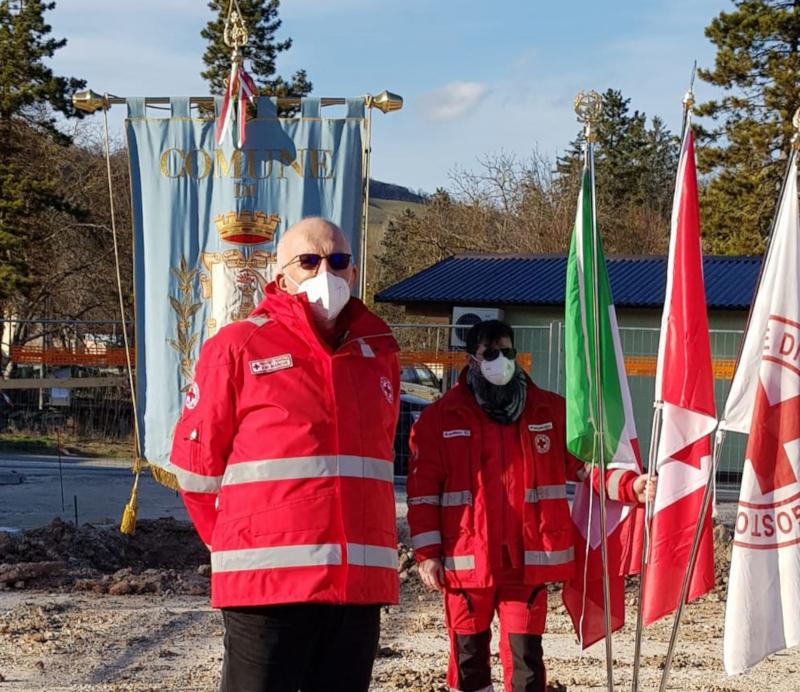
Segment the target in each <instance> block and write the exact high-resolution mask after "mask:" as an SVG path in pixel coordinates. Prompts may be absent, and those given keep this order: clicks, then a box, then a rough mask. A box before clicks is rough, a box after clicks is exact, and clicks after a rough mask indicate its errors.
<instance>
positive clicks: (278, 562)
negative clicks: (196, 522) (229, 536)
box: [211, 543, 342, 572]
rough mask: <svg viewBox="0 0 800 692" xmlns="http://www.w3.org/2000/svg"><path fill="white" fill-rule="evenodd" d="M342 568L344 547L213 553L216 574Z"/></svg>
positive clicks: (212, 559)
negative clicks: (262, 570) (298, 568)
mask: <svg viewBox="0 0 800 692" xmlns="http://www.w3.org/2000/svg"><path fill="white" fill-rule="evenodd" d="M341 564H342V546H341V545H339V544H338V543H321V544H309V545H282V546H276V547H274V548H247V549H244V550H219V551H216V552H213V553H211V570H212V571H213V572H241V571H243V570H251V569H277V568H280V567H314V566H318V565H341Z"/></svg>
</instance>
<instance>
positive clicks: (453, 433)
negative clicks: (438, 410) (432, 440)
mask: <svg viewBox="0 0 800 692" xmlns="http://www.w3.org/2000/svg"><path fill="white" fill-rule="evenodd" d="M471 436H472V431H471V430H445V431H443V432H442V437H444V438H445V439H448V438H450V437H471Z"/></svg>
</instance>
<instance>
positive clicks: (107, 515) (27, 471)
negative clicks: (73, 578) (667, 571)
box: [0, 455, 738, 533]
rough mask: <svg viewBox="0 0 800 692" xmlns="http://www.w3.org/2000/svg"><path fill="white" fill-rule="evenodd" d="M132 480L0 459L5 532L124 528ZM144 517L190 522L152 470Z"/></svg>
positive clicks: (102, 471) (143, 481) (19, 458)
mask: <svg viewBox="0 0 800 692" xmlns="http://www.w3.org/2000/svg"><path fill="white" fill-rule="evenodd" d="M12 474H22V475H23V476H24V482H22V483H14V484H8V483H9V480H11V479H12V478H13V476H12ZM61 478H63V487H64V509H63V510H62V505H61ZM132 482H133V476H132V474H131V472H130V468H129V466H128V462H127V461H125V460H119V459H86V458H74V457H62V460H61V474H59V460H58V457H55V456H38V455H16V456H15V455H0V530H2V529H3V528H10V529H29V528H34V527H37V526H43V525H45V524H49V523H50V522H51V521H52V520H53V519H54V518H56V517H61V518H63V519H66V520H69V521H74V519H75V502H76V501H77V507H78V522H79V523H80V524H83V523H86V522H90V523H94V524H118V523H119V520H120V517H121V516H122V510H123V508H124V507H125V503H126V502H127V501H128V498H129V497H130V491H131V484H132ZM396 497H397V510H398V515H399V516H400V517H405V510H406V507H405V490H404V488H403V487H402V486H401V485H399V484H398V486H397V492H396ZM717 497H718V500H719V503H718V511H719V517H720V519H721V520H722V521H724V522H725V523H726V524H728V525H729V526H732V525H733V520H734V518H735V516H736V500H737V498H738V488H737V487H735V486H727V485H726V486H720V487H719V489H718V493H717ZM138 516H139V517H141V518H143V519H156V518H158V517H167V516H168V517H175V518H176V519H186V520H188V517H187V515H186V510H185V509H184V507H183V503H182V502H181V499H180V497H179V496H178V494H177V493H176V492H175V491H173V490H170V489H169V488H165V487H164V486H162V485H159V484H158V483H156V481H154V480H153V478H152V477H151V476H150V474H149V473H147V472H144V473H142V475H141V478H140V479H139V511H138ZM402 523H403V524H404V523H405V522H402ZM401 533H404V532H401Z"/></svg>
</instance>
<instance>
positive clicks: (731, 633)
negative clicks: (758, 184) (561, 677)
mask: <svg viewBox="0 0 800 692" xmlns="http://www.w3.org/2000/svg"><path fill="white" fill-rule="evenodd" d="M799 235H800V219H799V218H798V202H797V156H796V153H794V152H793V153H792V158H791V161H790V163H789V170H788V172H787V180H786V183H785V185H784V191H783V195H782V198H781V202H780V207H779V210H778V216H777V218H776V221H775V227H774V230H773V234H772V240H771V242H770V247H769V250H768V252H767V255H766V257H765V258H764V267H763V269H762V279H761V283H760V285H759V289H758V294H757V295H756V298H755V301H754V303H753V308H752V310H751V315H750V322H749V325H748V330H747V333H746V334H745V337H744V347H743V350H742V354H741V357H740V360H739V366H738V368H737V371H736V375H735V376H734V380H733V383H732V384H731V392H730V395H729V397H728V402H727V404H726V407H725V415H724V417H723V421H722V422H721V423H720V428H722V429H726V430H735V431H737V432H742V433H749V435H750V437H749V439H748V442H747V451H746V453H745V463H744V469H743V472H742V489H741V494H740V497H739V509H738V512H737V516H736V526H735V535H734V543H733V555H732V559H731V572H730V579H729V582H728V602H727V610H726V613H725V636H724V647H723V648H724V663H725V670H726V671H727V672H728V674H730V675H733V674H736V673H741V672H743V671H745V670H747V669H748V668H750V667H752V666H754V665H755V664H756V663H758V662H759V661H761V660H762V659H763V658H764V657H765V656H768V655H769V654H771V653H774V652H776V651H780V650H782V649H785V648H788V647H790V646H795V645H797V644H800V482H799V481H798V479H800V238H799V237H798V236H799Z"/></svg>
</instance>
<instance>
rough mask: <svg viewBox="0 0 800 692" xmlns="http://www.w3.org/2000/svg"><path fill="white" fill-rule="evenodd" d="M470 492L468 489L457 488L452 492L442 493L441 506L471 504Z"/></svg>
mask: <svg viewBox="0 0 800 692" xmlns="http://www.w3.org/2000/svg"><path fill="white" fill-rule="evenodd" d="M471 504H472V493H471V492H470V491H469V490H457V491H455V492H452V493H442V507H457V506H458V505H471Z"/></svg>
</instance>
